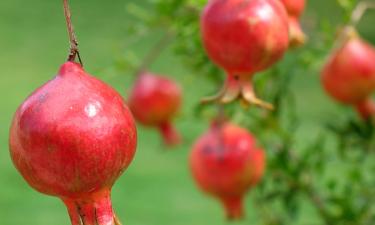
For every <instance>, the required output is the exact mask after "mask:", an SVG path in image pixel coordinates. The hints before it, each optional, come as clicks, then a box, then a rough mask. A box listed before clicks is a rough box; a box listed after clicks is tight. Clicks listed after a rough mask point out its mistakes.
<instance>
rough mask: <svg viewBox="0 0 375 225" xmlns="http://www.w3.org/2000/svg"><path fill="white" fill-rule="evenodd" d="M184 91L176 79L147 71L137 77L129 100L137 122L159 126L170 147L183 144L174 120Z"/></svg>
mask: <svg viewBox="0 0 375 225" xmlns="http://www.w3.org/2000/svg"><path fill="white" fill-rule="evenodd" d="M181 95H182V94H181V88H180V87H179V86H178V85H177V84H176V83H175V82H174V81H172V80H170V79H168V78H166V77H162V76H158V75H154V74H152V73H150V72H143V73H141V74H140V75H139V77H138V78H137V81H136V82H135V85H134V87H133V89H132V92H131V94H130V98H129V107H130V109H131V111H132V112H133V115H134V117H135V118H136V120H137V121H139V122H140V123H142V124H143V125H146V126H152V127H157V128H158V129H159V130H160V133H161V134H162V137H163V139H164V142H165V143H166V144H167V145H175V144H178V143H180V141H181V137H180V134H179V133H178V132H177V131H176V130H175V128H174V127H173V125H172V123H171V120H172V119H173V117H174V116H175V115H176V113H177V112H178V110H179V108H180V106H181V98H182V97H181Z"/></svg>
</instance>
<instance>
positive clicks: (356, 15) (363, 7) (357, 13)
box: [350, 2, 375, 26]
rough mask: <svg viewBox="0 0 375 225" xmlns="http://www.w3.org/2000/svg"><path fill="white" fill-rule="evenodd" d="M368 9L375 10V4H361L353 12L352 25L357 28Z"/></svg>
mask: <svg viewBox="0 0 375 225" xmlns="http://www.w3.org/2000/svg"><path fill="white" fill-rule="evenodd" d="M368 9H375V2H360V3H359V4H358V5H357V6H356V7H355V9H354V10H353V13H352V15H351V19H350V25H352V26H356V25H357V24H358V23H359V21H360V20H361V18H362V17H363V15H364V14H365V12H366V11H367V10H368Z"/></svg>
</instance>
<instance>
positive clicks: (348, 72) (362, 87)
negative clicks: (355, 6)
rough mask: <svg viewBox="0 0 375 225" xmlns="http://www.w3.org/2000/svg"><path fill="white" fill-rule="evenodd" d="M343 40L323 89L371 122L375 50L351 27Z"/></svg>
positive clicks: (332, 58)
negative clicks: (352, 107)
mask: <svg viewBox="0 0 375 225" xmlns="http://www.w3.org/2000/svg"><path fill="white" fill-rule="evenodd" d="M341 41H342V43H341V45H340V47H339V48H338V49H336V50H335V51H334V52H333V53H332V54H331V56H330V57H329V60H328V61H327V63H326V64H325V66H324V68H323V71H322V83H323V86H324V88H325V90H326V92H327V93H328V94H329V95H330V96H331V97H332V98H334V99H335V100H337V101H339V102H341V103H343V104H348V105H352V106H354V107H355V108H356V109H357V110H358V112H359V113H360V115H361V116H362V117H363V118H364V119H368V118H369V117H371V116H372V115H375V113H374V111H375V110H374V106H373V103H371V94H372V93H373V92H374V90H375V48H374V47H373V46H371V45H370V44H369V43H367V42H366V41H364V40H363V39H361V38H360V37H359V35H358V34H357V33H356V32H355V30H354V28H351V27H347V28H346V29H345V30H344V34H343V38H342V40H341Z"/></svg>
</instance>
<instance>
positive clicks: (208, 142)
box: [190, 121, 265, 220]
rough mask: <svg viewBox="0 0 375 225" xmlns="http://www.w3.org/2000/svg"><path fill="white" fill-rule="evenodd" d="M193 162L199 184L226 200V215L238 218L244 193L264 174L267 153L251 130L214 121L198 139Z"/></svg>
mask: <svg viewBox="0 0 375 225" xmlns="http://www.w3.org/2000/svg"><path fill="white" fill-rule="evenodd" d="M190 166H191V170H192V173H193V176H194V178H195V181H196V182H197V184H198V186H199V187H200V188H201V189H202V190H203V191H205V192H207V193H208V194H210V195H212V196H214V197H216V198H218V199H219V200H220V201H221V202H222V203H223V205H224V207H225V210H226V214H227V218H228V219H229V220H239V219H242V218H243V216H244V210H243V198H244V195H245V194H246V192H248V191H249V190H250V189H251V188H252V187H253V186H255V185H256V184H257V183H258V182H259V180H260V179H261V177H262V176H263V173H264V169H265V155H264V152H263V150H261V149H260V148H258V147H257V146H256V140H255V138H254V137H253V136H252V135H251V134H250V133H249V132H248V131H246V130H245V129H243V128H241V127H238V126H236V125H234V124H231V123H227V122H224V123H222V122H218V121H215V122H214V123H213V124H212V126H211V128H210V129H209V130H208V131H207V132H206V133H205V134H203V136H201V137H200V138H199V139H198V140H197V142H196V143H195V145H194V147H193V149H192V152H191V155H190Z"/></svg>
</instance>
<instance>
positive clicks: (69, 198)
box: [9, 62, 137, 225]
mask: <svg viewBox="0 0 375 225" xmlns="http://www.w3.org/2000/svg"><path fill="white" fill-rule="evenodd" d="M9 139H10V140H9V142H10V154H11V157H12V160H13V163H14V165H15V166H16V168H17V169H18V170H19V172H20V173H21V174H22V176H23V177H24V178H25V180H26V181H27V182H28V183H29V184H30V185H31V186H32V187H33V188H35V189H36V190H37V191H39V192H42V193H44V194H47V195H53V196H57V197H59V198H61V199H62V200H63V201H64V203H65V205H66V206H67V208H68V211H69V215H70V218H71V222H72V224H73V225H82V224H84V225H114V224H119V223H118V220H117V219H116V217H115V216H114V213H113V209H112V204H111V199H110V193H111V187H112V185H113V184H114V182H115V181H116V179H117V178H118V177H119V176H120V175H121V174H122V172H123V171H124V170H125V169H126V168H127V167H128V165H129V164H130V162H131V161H132V159H133V156H134V154H135V149H136V142H137V134H136V127H135V124H134V120H133V118H132V115H131V113H130V111H129V109H128V108H127V106H126V105H125V103H124V101H123V99H122V97H121V96H120V95H119V94H118V93H117V92H116V91H115V90H114V89H112V88H111V87H110V86H108V85H106V84H105V83H103V82H102V81H100V80H98V79H96V78H94V77H93V76H91V75H89V74H87V73H86V72H85V71H84V70H83V69H82V67H81V66H80V65H79V64H77V63H74V62H66V63H65V64H63V65H62V66H61V68H60V71H59V73H58V74H57V75H56V77H55V78H54V79H52V80H50V81H48V82H47V83H46V84H44V85H43V86H42V87H40V88H38V89H37V90H36V91H35V92H34V93H32V94H31V95H30V96H29V97H28V98H27V99H26V100H25V101H24V102H23V103H22V105H21V106H20V107H19V108H18V110H17V111H16V113H15V115H14V118H13V122H12V125H11V128H10V138H9Z"/></svg>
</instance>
